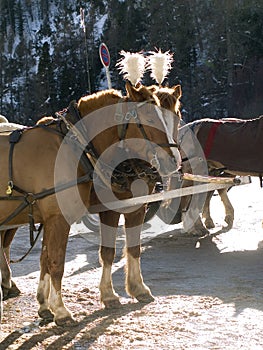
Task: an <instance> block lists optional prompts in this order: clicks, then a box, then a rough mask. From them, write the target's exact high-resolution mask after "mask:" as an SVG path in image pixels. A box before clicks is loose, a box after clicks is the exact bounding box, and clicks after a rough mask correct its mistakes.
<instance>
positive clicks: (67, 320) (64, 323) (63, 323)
mask: <svg viewBox="0 0 263 350" xmlns="http://www.w3.org/2000/svg"><path fill="white" fill-rule="evenodd" d="M55 323H56V325H57V326H59V327H69V326H70V327H72V326H76V325H77V324H78V322H77V321H75V320H74V319H73V318H72V317H71V316H67V317H64V318H59V319H56V320H55Z"/></svg>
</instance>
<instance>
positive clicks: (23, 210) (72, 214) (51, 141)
mask: <svg viewBox="0 0 263 350" xmlns="http://www.w3.org/2000/svg"><path fill="white" fill-rule="evenodd" d="M126 89H127V93H128V96H129V97H124V96H122V95H121V94H120V93H119V92H118V91H116V90H107V91H103V92H98V93H96V94H93V95H90V96H86V97H83V98H81V99H80V100H79V101H78V103H77V108H76V111H75V112H74V113H72V112H71V111H70V108H69V109H67V110H66V111H65V112H64V113H62V114H60V115H59V119H58V120H57V119H54V118H46V119H44V120H41V121H40V122H39V123H38V125H37V126H35V127H32V128H27V129H25V130H24V131H23V132H21V133H20V134H17V133H16V134H15V135H13V134H12V137H11V138H10V137H9V136H7V135H6V136H1V137H0V149H1V155H2V156H1V159H0V162H1V164H0V166H1V188H0V199H1V200H0V228H1V229H2V230H4V229H11V228H16V227H19V226H20V225H23V224H26V223H27V222H28V220H29V218H30V219H31V221H32V217H33V219H34V222H36V223H41V224H43V227H44V232H43V240H42V251H41V257H40V280H39V286H38V291H37V300H38V302H39V310H38V313H39V315H40V317H42V318H45V319H50V318H52V319H54V321H55V322H56V324H57V325H65V324H71V323H72V322H73V318H72V315H71V313H70V311H69V310H68V309H67V308H66V306H65V305H64V302H63V299H62V293H61V283H62V277H63V273H64V262H65V252H66V246H67V240H68V234H69V229H70V225H71V223H73V222H75V221H76V220H78V219H79V218H80V217H82V216H83V214H84V212H85V210H86V209H87V208H89V207H90V205H91V203H92V193H91V188H92V185H93V182H92V180H93V178H94V177H93V178H92V176H93V170H94V169H93V166H95V173H96V174H97V178H98V179H100V185H99V187H98V188H99V189H101V188H102V189H103V188H111V186H112V189H113V191H112V192H114V193H115V194H117V195H118V196H119V197H118V198H121V197H122V195H123V193H124V194H125V193H126V192H127V189H126V188H125V187H124V188H123V186H122V183H119V182H118V179H115V178H114V179H113V181H112V180H111V177H108V176H107V175H108V173H110V174H112V173H113V171H112V169H113V168H114V166H116V164H114V161H115V158H118V157H119V159H120V160H122V159H124V158H125V157H128V158H132V159H133V160H134V159H135V161H136V159H139V160H141V159H142V160H143V161H145V162H148V163H150V164H154V166H156V165H158V167H160V169H159V172H160V174H162V175H168V176H170V175H171V174H172V173H174V172H175V171H177V169H178V167H179V165H180V164H179V163H180V155H179V152H178V150H177V149H176V148H174V147H172V146H174V145H173V144H171V137H170V136H169V137H168V130H167V126H166V122H165V120H164V118H163V115H162V113H161V112H160V109H158V106H159V100H158V98H157V97H156V96H155V95H154V94H153V93H152V92H151V91H150V90H149V89H147V88H146V87H144V86H140V87H139V88H134V87H133V86H131V84H129V83H127V84H126ZM76 116H77V118H76ZM131 119H132V120H131ZM133 119H134V120H133ZM68 130H69V132H68V133H67V131H68ZM66 134H67V135H66ZM68 135H70V136H69V137H68ZM134 140H135V141H134ZM123 153H125V156H124V158H123ZM83 154H84V155H86V154H87V157H84V160H83ZM110 161H112V162H113V165H112V164H111V162H110ZM97 163H99V165H98V166H97ZM94 164H95V165H94ZM113 170H114V169H113ZM111 181H112V183H111ZM6 186H7V190H6ZM94 187H95V190H96V186H94ZM99 192H100V190H97V192H96V193H95V194H96V196H98V197H99V200H100V202H103V201H102V200H101V198H102V197H100V195H98V194H99ZM101 192H103V190H102V191H101ZM106 192H107V191H106ZM93 193H94V190H93ZM107 193H108V192H107ZM125 196H126V194H125ZM6 198H8V199H6ZM103 198H104V197H103ZM104 199H105V198H104ZM110 200H111V197H110ZM106 201H107V198H106ZM20 202H21V204H20ZM103 204H104V205H106V206H107V204H105V203H104V202H103ZM138 210H140V209H138ZM138 213H139V212H137V211H135V212H132V213H129V215H127V217H126V229H127V236H126V246H127V269H126V274H127V277H126V279H127V284H128V287H127V290H128V292H129V294H130V295H131V296H132V297H135V298H137V299H138V300H142V301H144V300H149V299H151V298H152V296H151V292H150V290H149V288H148V287H147V286H145V284H144V282H143V278H142V276H141V272H140V260H139V254H140V253H139V249H138V239H139V234H140V225H141V222H142V221H143V219H142V216H143V215H142V214H140V215H137V214H138ZM101 215H102V216H103V213H102V214H101ZM131 221H132V222H131ZM102 222H103V220H102ZM117 224H118V223H117V222H116V224H115V223H113V226H115V229H116V227H117ZM134 227H135V229H134ZM130 228H131V234H133V232H135V234H136V239H134V237H131V234H130V232H129V229H130ZM102 230H103V223H102ZM104 240H106V242H104ZM6 241H8V245H10V243H11V239H10V237H8V236H7V237H5V236H4V237H3V238H2V246H4V247H5V249H6V250H8V245H6ZM134 242H135V243H134ZM111 244H112V232H111V231H108V232H107V234H106V232H105V234H103V232H102V248H101V251H100V255H101V261H102V264H103V274H102V281H101V284H100V286H101V288H100V289H101V298H102V301H103V302H104V304H105V305H106V306H107V303H108V300H109V304H111V300H112V298H111V297H112V294H113V297H114V298H113V299H115V295H114V292H112V291H111V288H110V291H108V290H107V286H105V283H108V281H109V280H110V279H111V277H109V273H110V269H109V268H108V263H109V261H111V259H112V252H110V254H108V251H109V249H108V248H109V247H110V250H111V247H112V246H111ZM103 247H104V248H103ZM109 255H110V257H109ZM5 285H6V284H5ZM108 294H111V295H110V297H109V295H108Z"/></svg>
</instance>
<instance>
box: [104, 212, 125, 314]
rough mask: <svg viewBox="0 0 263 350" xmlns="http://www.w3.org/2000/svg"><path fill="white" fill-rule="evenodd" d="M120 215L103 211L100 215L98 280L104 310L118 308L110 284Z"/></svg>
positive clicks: (117, 302)
mask: <svg viewBox="0 0 263 350" xmlns="http://www.w3.org/2000/svg"><path fill="white" fill-rule="evenodd" d="M119 217H120V214H119V213H117V212H111V211H105V212H101V213H100V221H101V225H100V234H101V243H100V251H99V255H100V263H101V265H102V275H101V280H100V285H99V289H100V299H101V301H102V302H103V304H104V305H105V307H106V308H112V307H118V306H119V305H120V301H119V296H118V295H117V294H116V293H115V291H114V288H113V283H112V264H113V260H114V257H115V244H116V233H117V226H118V222H119Z"/></svg>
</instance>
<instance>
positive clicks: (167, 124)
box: [154, 106, 181, 172]
mask: <svg viewBox="0 0 263 350" xmlns="http://www.w3.org/2000/svg"><path fill="white" fill-rule="evenodd" d="M154 107H155V110H156V112H157V115H158V117H159V119H160V121H161V123H162V125H163V127H164V130H165V132H166V135H167V138H168V142H169V143H171V144H174V143H175V140H174V137H173V135H174V127H175V123H174V114H173V113H172V112H170V111H168V110H167V111H162V110H161V109H160V108H159V107H158V106H154ZM170 149H171V152H172V153H173V156H174V158H175V160H176V163H177V164H176V165H177V166H176V169H175V172H176V171H177V170H178V169H179V167H180V164H181V155H180V153H179V151H178V148H177V147H171V148H170Z"/></svg>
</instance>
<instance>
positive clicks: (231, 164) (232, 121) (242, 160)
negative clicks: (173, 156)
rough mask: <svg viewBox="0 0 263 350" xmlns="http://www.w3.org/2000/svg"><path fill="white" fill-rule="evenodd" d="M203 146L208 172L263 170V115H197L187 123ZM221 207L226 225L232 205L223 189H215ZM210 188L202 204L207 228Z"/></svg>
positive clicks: (210, 225) (209, 225) (231, 173)
mask: <svg viewBox="0 0 263 350" xmlns="http://www.w3.org/2000/svg"><path fill="white" fill-rule="evenodd" d="M188 126H189V127H190V128H191V129H192V130H193V132H194V134H195V135H196V137H197V139H198V141H199V143H200V145H201V146H202V148H203V150H204V154H205V157H206V160H207V164H208V168H209V171H210V172H213V173H214V172H218V173H219V172H220V171H221V172H223V173H224V175H228V176H236V175H239V176H246V175H250V176H259V177H260V178H261V177H262V174H263V155H262V152H260V149H261V146H262V139H263V131H262V130H263V116H262V115H261V116H259V117H257V118H252V119H246V120H244V119H238V118H223V119H219V120H214V119H209V118H205V119H200V120H197V121H194V122H192V123H189V124H188ZM218 193H219V195H220V197H221V200H222V202H223V204H224V207H225V221H226V223H227V227H228V228H229V229H230V228H231V227H232V226H233V221H234V208H233V206H232V204H231V202H230V200H229V197H228V193H227V189H221V190H218ZM212 195H213V192H210V193H209V195H208V197H207V199H206V201H205V205H204V208H203V213H202V215H203V218H204V223H205V225H206V227H207V228H213V227H215V225H214V222H213V220H212V218H211V214H210V200H211V198H212Z"/></svg>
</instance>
